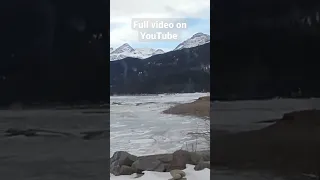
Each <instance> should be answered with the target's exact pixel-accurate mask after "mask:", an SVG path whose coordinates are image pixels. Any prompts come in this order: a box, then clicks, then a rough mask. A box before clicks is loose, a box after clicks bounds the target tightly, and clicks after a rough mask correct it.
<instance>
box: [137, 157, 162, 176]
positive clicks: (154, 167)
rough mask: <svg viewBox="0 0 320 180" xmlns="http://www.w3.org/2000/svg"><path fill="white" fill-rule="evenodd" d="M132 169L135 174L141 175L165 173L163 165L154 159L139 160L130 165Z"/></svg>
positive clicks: (144, 158)
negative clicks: (144, 173)
mask: <svg viewBox="0 0 320 180" xmlns="http://www.w3.org/2000/svg"><path fill="white" fill-rule="evenodd" d="M132 168H133V169H135V172H137V173H141V172H142V171H157V172H165V171H166V166H165V164H164V163H162V162H161V161H160V160H158V159H157V158H155V157H143V158H139V159H138V160H136V161H135V162H134V163H133V164H132Z"/></svg>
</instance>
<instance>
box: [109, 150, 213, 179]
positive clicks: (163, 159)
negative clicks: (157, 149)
mask: <svg viewBox="0 0 320 180" xmlns="http://www.w3.org/2000/svg"><path fill="white" fill-rule="evenodd" d="M187 164H191V165H195V167H194V170H196V171H200V170H203V169H205V168H208V169H210V151H199V152H188V151H184V150H178V151H175V152H174V153H172V154H158V155H149V156H140V157H138V156H135V155H132V154H130V153H128V152H125V151H117V152H115V153H114V154H113V156H112V157H111V158H110V173H111V174H113V175H115V176H119V175H132V174H134V173H136V174H137V177H140V176H143V171H156V172H170V174H171V175H172V177H173V178H172V179H183V178H184V176H185V174H184V175H183V171H181V170H184V169H185V168H186V165H187ZM175 174H180V175H175Z"/></svg>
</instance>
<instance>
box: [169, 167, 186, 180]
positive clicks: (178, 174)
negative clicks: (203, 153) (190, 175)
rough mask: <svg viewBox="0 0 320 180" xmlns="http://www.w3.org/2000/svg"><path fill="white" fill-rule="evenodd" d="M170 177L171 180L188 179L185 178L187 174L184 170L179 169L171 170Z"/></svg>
mask: <svg viewBox="0 0 320 180" xmlns="http://www.w3.org/2000/svg"><path fill="white" fill-rule="evenodd" d="M170 175H171V176H172V178H171V179H170V180H182V179H186V178H184V177H185V176H186V173H185V172H184V171H182V170H178V169H175V170H171V171H170Z"/></svg>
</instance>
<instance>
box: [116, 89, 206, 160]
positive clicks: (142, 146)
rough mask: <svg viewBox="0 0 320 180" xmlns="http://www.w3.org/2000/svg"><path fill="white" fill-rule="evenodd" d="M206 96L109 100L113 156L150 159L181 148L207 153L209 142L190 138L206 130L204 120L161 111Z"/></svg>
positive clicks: (175, 95)
mask: <svg viewBox="0 0 320 180" xmlns="http://www.w3.org/2000/svg"><path fill="white" fill-rule="evenodd" d="M206 95H209V94H208V93H189V94H168V95H165V94H160V95H147V96H112V97H110V103H111V107H110V141H111V142H110V146H111V147H110V151H111V152H110V155H112V154H113V153H114V152H115V151H128V152H129V153H132V154H134V155H147V154H158V153H168V152H173V151H175V150H178V149H181V148H182V147H183V148H188V150H191V148H195V147H197V149H198V150H199V149H205V148H206V147H207V143H206V142H204V141H203V140H201V139H195V138H194V137H191V136H189V135H187V133H188V132H195V131H199V129H200V128H204V127H203V124H204V120H203V119H200V118H195V117H190V116H184V117H183V116H177V115H168V114H163V113H162V111H163V110H166V109H167V108H169V107H171V106H173V105H175V104H179V103H187V102H192V101H194V100H196V99H198V98H199V97H202V96H206ZM186 146H187V147H186ZM191 146H192V147H191Z"/></svg>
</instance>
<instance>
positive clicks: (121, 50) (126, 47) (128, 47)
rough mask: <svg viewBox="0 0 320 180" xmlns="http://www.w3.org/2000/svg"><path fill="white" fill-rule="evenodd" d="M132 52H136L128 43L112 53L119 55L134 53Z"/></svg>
mask: <svg viewBox="0 0 320 180" xmlns="http://www.w3.org/2000/svg"><path fill="white" fill-rule="evenodd" d="M132 51H134V49H133V48H132V47H131V46H130V45H129V44H128V43H124V44H123V45H121V46H120V47H118V48H117V49H115V50H114V51H113V52H112V54H119V53H123V52H132Z"/></svg>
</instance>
